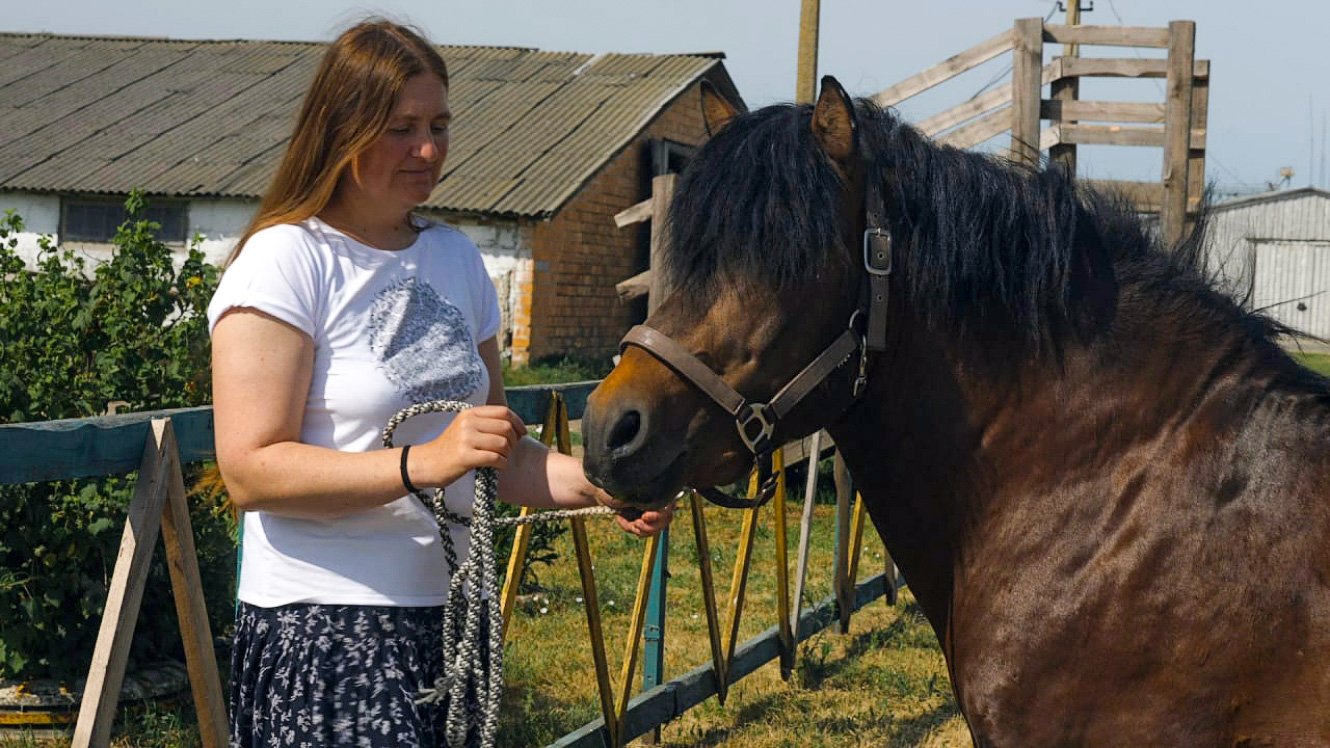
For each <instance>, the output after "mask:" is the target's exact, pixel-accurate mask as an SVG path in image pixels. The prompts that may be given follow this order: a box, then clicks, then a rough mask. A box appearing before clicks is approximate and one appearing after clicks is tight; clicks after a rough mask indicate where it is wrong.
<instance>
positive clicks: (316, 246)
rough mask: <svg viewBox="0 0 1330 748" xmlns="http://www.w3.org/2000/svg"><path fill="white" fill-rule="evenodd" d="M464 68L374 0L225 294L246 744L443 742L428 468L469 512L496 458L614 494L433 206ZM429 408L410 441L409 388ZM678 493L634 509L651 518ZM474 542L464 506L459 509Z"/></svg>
mask: <svg viewBox="0 0 1330 748" xmlns="http://www.w3.org/2000/svg"><path fill="white" fill-rule="evenodd" d="M451 116H452V113H451V111H450V110H449V108H448V73H447V70H446V68H445V66H444V63H443V60H442V59H441V58H440V57H439V55H438V53H437V52H436V51H435V50H434V49H433V47H431V46H430V45H429V44H428V43H427V42H425V41H424V40H423V39H422V38H421V37H420V36H419V35H417V34H416V33H414V32H412V31H411V30H409V29H406V28H404V27H402V26H398V25H396V24H392V23H389V22H385V21H372V22H365V23H361V24H359V25H357V26H355V27H354V28H352V29H350V30H348V31H347V32H346V33H344V34H342V35H341V36H340V37H339V38H338V39H337V40H336V41H335V42H333V44H332V45H331V47H329V49H328V51H327V53H326V55H325V56H324V58H323V61H322V63H321V65H320V67H319V69H318V71H317V73H316V75H315V78H314V81H313V83H312V84H311V86H310V89H309V91H308V93H307V94H306V97H305V101H304V104H303V106H302V109H301V112H300V115H299V119H298V121H297V124H296V128H295V132H294V134H293V137H292V139H291V142H290V144H289V146H288V148H287V151H286V154H285V156H284V158H283V160H282V163H281V165H280V167H279V168H278V171H277V174H276V176H275V178H274V180H273V183H272V185H271V187H270V188H269V191H268V193H267V195H266V196H265V197H264V199H263V202H262V204H261V205H260V207H259V211H258V213H257V215H256V217H255V218H254V222H253V223H252V224H251V226H250V228H249V230H248V231H247V232H246V234H245V235H244V236H243V237H242V239H241V241H240V244H239V245H238V247H237V249H236V254H235V255H233V256H232V260H231V263H230V265H229V267H228V270H227V272H226V274H225V275H224V277H223V278H222V282H221V284H220V286H219V288H218V290H217V294H216V296H215V297H214V298H213V300H212V304H211V306H210V307H209V310H208V315H209V321H210V323H211V325H212V345H213V396H214V402H215V409H214V417H215V422H216V441H217V461H218V465H219V467H220V468H221V471H222V474H223V477H224V478H225V480H226V484H227V487H228V489H229V491H230V496H231V499H232V501H234V502H235V504H236V505H237V506H238V507H239V508H241V509H243V510H245V550H244V557H243V563H242V567H241V572H240V587H239V598H240V602H241V605H240V613H239V616H238V619H237V625H236V641H235V653H234V656H233V674H232V689H231V696H232V711H233V715H232V728H231V729H232V742H233V745H245V746H249V745H255V746H257V745H268V744H274V745H275V744H281V745H302V744H308V745H331V744H338V745H341V744H348V745H379V744H382V745H432V744H436V743H441V742H442V738H441V735H442V732H441V729H440V728H441V722H442V720H441V718H440V716H439V714H438V712H439V711H441V710H436V709H434V708H432V707H422V706H417V705H416V704H415V703H414V701H413V699H414V697H415V696H416V694H417V692H418V691H419V690H420V689H421V688H424V687H428V686H431V685H433V683H434V679H435V678H436V677H437V675H438V670H439V666H440V665H439V659H440V657H439V654H438V650H439V647H440V644H439V633H440V632H439V630H438V629H439V625H440V621H441V613H440V610H439V606H441V605H442V604H443V603H444V599H445V595H446V590H447V585H448V578H447V569H446V563H445V559H444V553H443V551H442V549H441V544H440V539H439V534H438V529H437V525H436V524H435V521H434V519H433V516H432V514H431V513H430V511H429V510H427V509H426V508H425V507H424V506H423V505H422V504H421V502H419V501H417V500H416V499H415V498H413V497H411V496H410V495H408V489H409V488H412V487H415V488H421V489H424V488H428V487H447V491H446V497H447V499H448V505H449V507H450V508H451V509H452V510H453V511H455V512H458V513H461V514H467V513H469V510H470V506H471V503H472V498H473V495H474V486H475V483H474V473H473V471H474V470H475V468H478V467H493V468H498V469H499V471H500V473H499V474H500V480H499V498H500V499H504V500H508V501H516V502H520V503H522V504H527V505H531V506H537V507H558V508H571V507H582V506H590V505H592V504H594V503H595V502H596V501H597V500H598V499H601V498H607V497H605V496H604V495H603V494H601V493H600V492H599V489H596V488H595V487H593V486H592V485H591V484H590V483H589V482H588V481H587V480H586V478H585V477H584V476H583V474H582V470H581V465H580V462H579V461H578V460H575V459H573V458H570V457H566V456H564V455H560V454H557V453H551V452H550V451H548V450H546V449H545V448H544V447H543V446H541V445H540V444H539V443H538V442H536V441H534V440H532V439H530V438H524V436H525V434H526V428H525V427H524V426H523V424H522V422H521V421H520V420H519V419H518V418H517V416H516V415H514V414H513V413H512V411H510V410H508V408H507V407H506V406H505V400H504V391H503V383H502V381H501V380H500V373H499V372H500V368H499V347H498V343H497V342H496V340H495V334H496V333H497V331H498V326H499V310H498V302H497V298H496V294H495V291H494V287H493V285H492V284H491V283H490V280H489V277H488V275H487V274H486V272H485V268H484V265H483V263H482V261H481V258H480V255H479V253H478V251H477V250H476V248H475V247H474V245H472V244H471V242H470V241H469V240H467V239H466V237H465V236H464V235H463V234H462V233H461V232H460V231H457V230H456V229H453V228H451V227H449V226H446V225H443V224H436V223H431V222H429V221H426V220H423V219H421V218H420V217H418V216H415V215H414V214H413V212H412V211H413V209H414V208H415V207H416V206H417V205H419V204H420V203H422V202H424V201H425V200H426V199H427V198H428V197H429V194H430V191H431V190H432V189H433V187H434V185H435V184H436V183H437V182H438V180H439V175H440V173H441V171H442V167H443V162H444V158H445V156H446V155H447V151H448V123H449V120H450V118H451ZM433 399H448V400H465V401H468V402H470V403H472V404H474V405H475V407H473V408H471V409H470V410H467V411H464V412H462V413H460V414H458V415H456V416H455V417H454V416H452V415H451V414H448V415H444V414H432V415H429V416H420V417H417V418H414V419H411V420H409V421H407V422H406V423H404V424H403V425H402V426H401V427H400V428H399V429H398V430H397V432H396V434H395V437H394V438H395V443H397V444H405V445H414V446H413V447H409V448H400V449H382V448H379V444H380V442H379V438H380V436H379V435H380V432H381V430H382V429H383V427H384V425H385V424H386V422H387V421H388V419H389V418H390V417H391V416H392V415H393V414H394V413H395V412H397V411H398V410H400V409H401V408H403V407H405V406H407V405H410V404H412V403H415V402H421V401H425V400H433ZM668 521H669V515H668V512H660V513H652V512H648V513H646V514H644V515H642V516H641V517H639V518H637V519H635V520H631V521H630V520H627V519H625V518H622V517H620V518H619V524H620V525H621V526H622V527H623V528H624V529H625V530H626V531H628V532H631V533H634V534H636V535H648V534H651V533H654V532H658V531H659V530H660V529H661V528H662V527H664V526H665V525H666V524H667V523H668ZM452 533H453V538H452V539H453V543H454V546H455V548H456V549H457V553H458V554H459V556H462V557H464V556H465V554H466V552H467V537H466V533H465V530H464V529H463V528H458V527H454V528H452Z"/></svg>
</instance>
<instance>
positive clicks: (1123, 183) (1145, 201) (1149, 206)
mask: <svg viewBox="0 0 1330 748" xmlns="http://www.w3.org/2000/svg"><path fill="white" fill-rule="evenodd" d="M1081 184H1083V185H1086V186H1088V187H1090V188H1091V189H1094V190H1097V191H1099V192H1103V193H1106V194H1116V195H1119V196H1121V197H1122V198H1124V199H1126V200H1129V201H1130V202H1131V203H1132V204H1134V205H1135V206H1136V210H1137V211H1139V212H1141V213H1158V212H1159V207H1160V205H1162V204H1163V200H1164V185H1163V184H1162V183H1160V182H1136V181H1130V180H1118V179H1086V180H1082V181H1081ZM1200 199H1201V198H1200V195H1197V196H1196V197H1195V198H1188V200H1187V210H1189V211H1194V210H1196V209H1197V208H1198V207H1199V206H1200Z"/></svg>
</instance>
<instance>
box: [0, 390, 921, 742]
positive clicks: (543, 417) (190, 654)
mask: <svg viewBox="0 0 1330 748" xmlns="http://www.w3.org/2000/svg"><path fill="white" fill-rule="evenodd" d="M595 385H596V382H582V383H577V384H571V385H556V386H544V387H513V388H509V389H508V390H507V396H508V401H509V404H510V407H511V408H512V409H513V410H514V411H515V412H516V413H517V414H518V415H519V416H520V417H521V418H522V419H523V420H524V421H526V422H528V423H536V422H542V423H543V427H542V429H541V438H542V440H543V441H545V443H546V444H548V445H551V446H554V447H556V448H557V449H559V450H560V451H561V452H564V453H568V452H570V451H571V444H572V442H571V439H570V436H571V435H570V431H569V422H570V419H578V418H580V417H581V414H582V411H583V409H584V408H585V405H586V398H587V396H588V395H589V394H590V392H591V390H592V389H593V388H594V386H595ZM807 449H808V447H807V445H806V444H804V443H796V444H793V445H789V446H787V447H786V449H785V450H783V451H782V452H781V453H780V456H781V458H784V459H783V460H782V462H784V461H785V460H788V461H789V462H791V463H792V462H794V461H796V460H797V459H800V458H801V455H800V450H805V451H806V450H807ZM813 453H814V454H818V453H820V450H818V449H817V447H816V446H814V447H813ZM213 454H214V447H213V420H212V409H211V408H209V407H201V408H185V409H176V410H168V411H158V412H153V413H134V414H126V415H116V416H102V417H97V418H86V419H70V420H63V421H47V422H40V423H20V424H7V425H0V455H3V456H4V457H3V459H2V460H0V485H3V484H14V483H31V482H40V481H52V480H67V479H73V478H90V477H99V476H107V475H124V474H127V473H131V472H133V471H135V470H137V471H138V479H137V482H136V484H135V489H134V494H133V498H132V499H131V502H130V505H129V508H128V512H127V517H126V522H125V526H124V530H123V534H122V539H121V545H120V550H119V553H118V555H117V557H116V562H115V567H114V570H113V572H112V580H111V584H110V586H109V590H108V596H107V601H106V607H105V612H104V614H103V618H102V623H101V627H100V630H99V633H98V637H97V644H96V648H95V651H94V654H93V659H92V663H91V665H90V668H89V672H88V678H87V685H86V687H85V689H84V693H83V699H82V703H81V705H80V709H79V713H78V719H77V724H76V727H75V732H74V739H73V744H74V745H75V746H78V747H80V748H81V747H82V746H105V745H107V744H108V742H109V740H110V734H111V727H112V724H113V722H114V719H115V713H116V706H117V703H118V700H119V695H120V688H121V684H122V682H123V679H124V675H125V665H126V660H127V657H128V652H129V645H130V641H131V639H132V637H133V633H134V628H135V622H136V619H137V615H138V611H139V606H140V603H141V602H142V598H143V590H144V587H145V585H146V583H147V578H148V570H149V565H150V562H151V559H152V554H153V550H154V546H155V545H156V541H157V537H158V535H159V534H160V535H161V536H162V539H163V544H164V546H165V548H166V554H167V561H168V567H169V570H170V578H171V584H172V588H173V592H174V597H175V601H176V609H177V614H178V618H179V620H180V626H181V634H182V639H183V640H184V642H185V656H186V668H187V670H188V672H189V680H190V687H191V690H192V692H193V698H194V705H195V709H196V711H197V713H198V717H199V727H200V734H201V738H202V743H203V745H204V746H205V747H206V748H222V747H223V746H225V745H226V744H227V737H228V736H227V732H228V731H227V714H226V709H225V704H224V699H223V696H222V693H223V690H222V684H221V682H220V679H219V676H218V670H217V664H216V660H215V656H214V653H213V640H212V635H211V632H210V630H209V625H208V617H207V610H206V605H205V601H204V599H203V592H202V587H201V585H200V582H199V574H198V561H197V557H196V555H195V550H194V543H193V535H192V530H191V528H190V523H189V511H188V506H187V504H186V492H185V486H184V481H183V473H182V470H181V468H182V465H184V464H188V463H193V462H198V461H202V460H208V459H212V457H213ZM809 474H810V484H809V492H808V497H807V498H808V500H809V501H811V500H812V494H813V490H812V489H813V485H812V482H811V478H812V477H815V475H816V470H815V469H814V470H810V471H809ZM785 500H786V496H785V485H784V481H783V480H782V481H781V484H780V487H779V489H778V493H777V495H776V497H775V498H774V499H773V501H772V504H773V506H774V508H775V522H776V526H777V538H778V548H783V547H784V546H785V535H784V524H785V523H784V519H785V517H784V514H785V513H784V503H785ZM688 501H689V502H690V509H691V511H692V513H693V520H694V523H693V524H694V533H695V540H696V542H697V543H698V548H699V553H698V556H699V558H700V559H710V558H711V554H710V552H709V550H708V541H707V537H706V525H705V521H704V519H703V516H702V511H701V503H700V501H699V499H698V497H697V496H696V495H692V496H690V497H688ZM526 511H527V513H529V510H526ZM760 511H761V510H760V509H754V510H748V511H747V516H746V517H745V518H744V525H743V534H742V537H741V540H740V547H739V551H738V554H737V559H736V562H735V567H734V570H733V576H732V579H731V584H730V591H729V596H728V598H727V599H728V600H729V608H728V611H727V613H728V615H727V617H726V618H725V619H724V620H722V618H721V617H720V614H719V611H718V610H717V607H716V605H715V596H714V585H713V583H712V579H711V575H712V570H711V568H710V565H709V564H706V563H704V564H702V567H701V574H700V577H701V579H702V584H703V587H704V600H706V601H707V605H706V615H707V623H708V632H709V635H710V642H711V655H712V656H711V661H710V662H709V663H706V664H703V665H700V666H698V667H697V668H694V669H693V670H691V671H689V672H688V673H685V674H683V675H682V676H680V677H678V678H675V679H674V680H672V681H669V682H665V683H650V681H648V684H649V686H650V687H647V688H643V689H641V692H640V693H638V694H637V695H636V696H635V697H634V696H633V693H634V691H635V690H636V689H634V688H633V687H632V685H633V679H634V676H635V671H636V669H637V667H638V664H639V662H640V655H641V652H642V638H643V636H642V634H643V629H644V627H645V624H646V616H647V612H648V608H649V607H650V604H651V598H652V592H653V590H652V589H651V588H650V585H649V580H650V579H651V576H652V570H653V569H654V568H656V565H655V560H656V558H657V557H658V552H659V549H661V548H662V545H663V540H664V539H663V537H661V536H658V537H656V538H653V539H651V540H649V541H647V542H646V544H645V549H644V558H643V564H642V572H641V575H640V581H639V584H638V590H637V598H636V601H635V603H634V606H633V611H632V615H631V622H630V625H629V631H628V635H627V637H626V641H625V653H626V654H625V657H624V660H623V667H622V670H621V673H620V677H619V678H618V682H617V684H616V683H615V682H614V679H613V678H612V676H611V674H610V672H609V667H608V658H607V657H606V654H605V640H606V638H605V636H604V632H603V630H602V627H601V622H600V612H599V605H598V602H597V596H596V583H595V576H594V572H593V571H592V558H591V552H590V547H589V543H588V539H587V533H586V529H585V525H584V522H585V520H583V519H581V518H573V519H571V520H568V521H569V522H570V523H571V528H572V531H573V533H572V534H573V542H574V547H575V552H576V557H577V558H576V560H577V564H578V569H579V573H580V576H581V580H582V589H583V595H584V597H585V600H586V605H585V609H586V616H587V625H588V631H589V635H590V636H589V638H590V643H591V647H592V653H593V661H594V663H595V670H596V682H597V686H598V693H599V698H600V706H601V712H602V715H603V716H602V717H601V719H598V720H595V721H593V722H591V723H588V724H587V725H584V726H583V727H582V728H580V729H578V730H576V731H574V732H572V733H569V734H568V735H566V736H564V737H563V738H561V739H560V740H558V741H556V742H555V743H554V745H557V746H597V747H599V746H620V745H623V744H624V743H626V742H627V741H628V740H631V739H633V738H635V737H638V736H640V735H644V734H646V733H648V732H651V731H652V730H654V729H655V728H657V727H658V726H659V725H661V724H663V723H664V722H667V721H669V720H671V719H674V718H675V717H678V716H679V715H681V714H682V713H683V712H684V711H686V710H687V709H689V708H691V707H692V706H695V705H696V704H699V703H701V702H702V701H704V700H705V699H707V698H709V697H710V696H712V695H718V696H719V697H720V698H721V699H722V700H723V699H724V698H725V695H726V693H727V691H728V687H729V685H730V684H732V683H733V682H735V681H736V680H738V679H740V678H742V677H744V676H746V675H748V674H750V673H752V672H753V671H755V670H756V669H757V668H759V667H760V666H761V665H763V664H765V663H767V662H770V661H771V660H773V659H777V658H779V659H780V661H781V663H782V665H783V667H782V671H783V673H786V674H788V672H789V670H790V668H791V667H792V664H793V658H794V651H795V646H796V645H797V644H798V642H799V641H802V640H803V639H806V638H808V637H809V636H811V635H813V634H814V633H816V632H817V631H819V630H821V629H823V628H825V627H826V626H827V625H829V624H831V623H832V622H835V621H841V622H842V623H844V622H845V621H847V620H848V615H849V613H850V612H852V611H853V610H855V609H858V608H859V607H862V606H863V605H865V604H867V603H868V602H870V601H871V600H873V599H876V598H877V597H881V596H882V595H884V594H887V592H888V588H890V590H891V592H892V593H894V591H895V585H894V584H892V583H890V582H889V581H888V579H887V575H885V574H879V575H878V576H876V577H874V578H872V579H869V580H867V581H866V582H864V583H863V584H861V585H858V586H855V585H854V584H853V577H850V581H849V582H848V583H847V582H844V581H842V582H840V583H838V585H837V589H838V590H840V591H841V592H840V597H839V599H838V598H837V596H836V595H833V596H832V597H830V598H828V599H826V600H823V601H821V602H820V603H819V604H817V605H815V606H814V607H813V608H812V609H810V610H806V611H803V610H801V609H800V606H799V604H798V600H797V598H796V600H795V602H794V604H793V606H791V600H790V596H789V594H788V586H787V585H788V581H789V580H788V573H785V574H781V573H780V570H781V568H782V567H785V566H787V559H786V557H785V555H784V554H779V558H778V559H777V563H778V564H779V567H778V577H779V578H780V580H781V582H780V584H781V585H782V587H783V588H784V589H782V590H780V591H778V595H777V597H778V599H779V600H780V605H779V606H778V607H779V615H778V621H777V622H776V624H775V625H773V626H772V627H771V628H770V629H768V630H767V631H766V632H764V633H762V634H761V635H759V636H757V637H756V638H754V639H751V640H749V641H746V642H743V643H740V642H738V632H739V622H740V619H741V616H742V614H743V598H744V587H745V585H746V582H747V576H748V571H749V568H750V563H751V558H752V549H753V542H754V539H755V536H756V532H755V530H756V527H757V523H758V519H759V512H760ZM859 515H860V516H859V519H858V522H857V526H859V527H861V526H862V516H861V515H862V509H860V510H859ZM860 532H861V531H860ZM530 536H531V527H530V525H524V526H521V527H519V530H518V533H517V535H516V538H515V540H514V543H513V551H512V555H511V556H510V558H509V561H508V575H507V580H506V582H505V586H504V589H503V592H502V610H503V618H504V621H505V622H507V620H508V618H509V617H510V615H511V612H512V609H513V604H514V602H515V599H516V593H517V589H516V582H517V580H520V578H521V572H522V566H523V564H524V562H525V554H526V549H527V544H528V541H529V539H530ZM806 544H807V540H806V538H805V539H804V541H803V545H804V546H806ZM778 553H779V551H778ZM837 555H838V556H842V558H841V559H838V561H837V567H838V568H843V569H845V570H847V571H846V572H845V573H849V572H848V570H849V569H854V568H857V564H858V556H859V547H858V544H857V543H856V544H855V545H854V546H853V547H851V546H850V545H848V544H847V543H842V544H841V545H838V553H837ZM802 572H803V567H802V565H801V567H800V576H801V577H802ZM800 584H801V581H800ZM663 592H664V590H663V588H661V589H660V591H659V592H658V593H656V594H657V595H659V596H660V597H659V598H658V599H663ZM213 602H214V604H217V601H213ZM225 604H227V605H230V604H231V601H230V600H227V601H225ZM661 610H662V612H663V606H662V607H661ZM662 614H663V613H662ZM658 645H659V646H662V647H663V645H664V642H663V640H662V641H660V642H658ZM657 675H659V673H657ZM616 687H617V690H616Z"/></svg>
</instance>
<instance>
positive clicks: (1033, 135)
mask: <svg viewBox="0 0 1330 748" xmlns="http://www.w3.org/2000/svg"><path fill="white" fill-rule="evenodd" d="M1043 28H1044V20H1043V19H1042V18H1021V19H1018V20H1017V21H1016V25H1015V27H1014V28H1013V29H1012V32H1011V33H1012V38H1013V39H1014V40H1015V48H1014V49H1013V50H1012V58H1011V59H1012V69H1011V160H1012V161H1014V162H1016V163H1024V164H1029V165H1031V166H1034V165H1036V164H1038V163H1039V102H1040V100H1041V99H1042V98H1043V93H1042V85H1041V82H1040V81H1041V78H1040V71H1041V70H1042V69H1043V64H1044V41H1043Z"/></svg>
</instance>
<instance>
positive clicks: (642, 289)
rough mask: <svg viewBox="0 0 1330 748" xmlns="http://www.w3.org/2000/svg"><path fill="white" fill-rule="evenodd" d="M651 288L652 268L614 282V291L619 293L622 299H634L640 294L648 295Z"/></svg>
mask: <svg viewBox="0 0 1330 748" xmlns="http://www.w3.org/2000/svg"><path fill="white" fill-rule="evenodd" d="M650 290H651V268H647V269H646V270H643V271H642V272H640V273H638V274H637V275H634V276H633V277H631V278H629V279H628V280H621V281H619V282H618V283H615V284H614V291H615V293H617V294H619V300H620V301H632V300H633V299H636V298H638V297H639V296H646V295H647V292H648V291H650Z"/></svg>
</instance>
